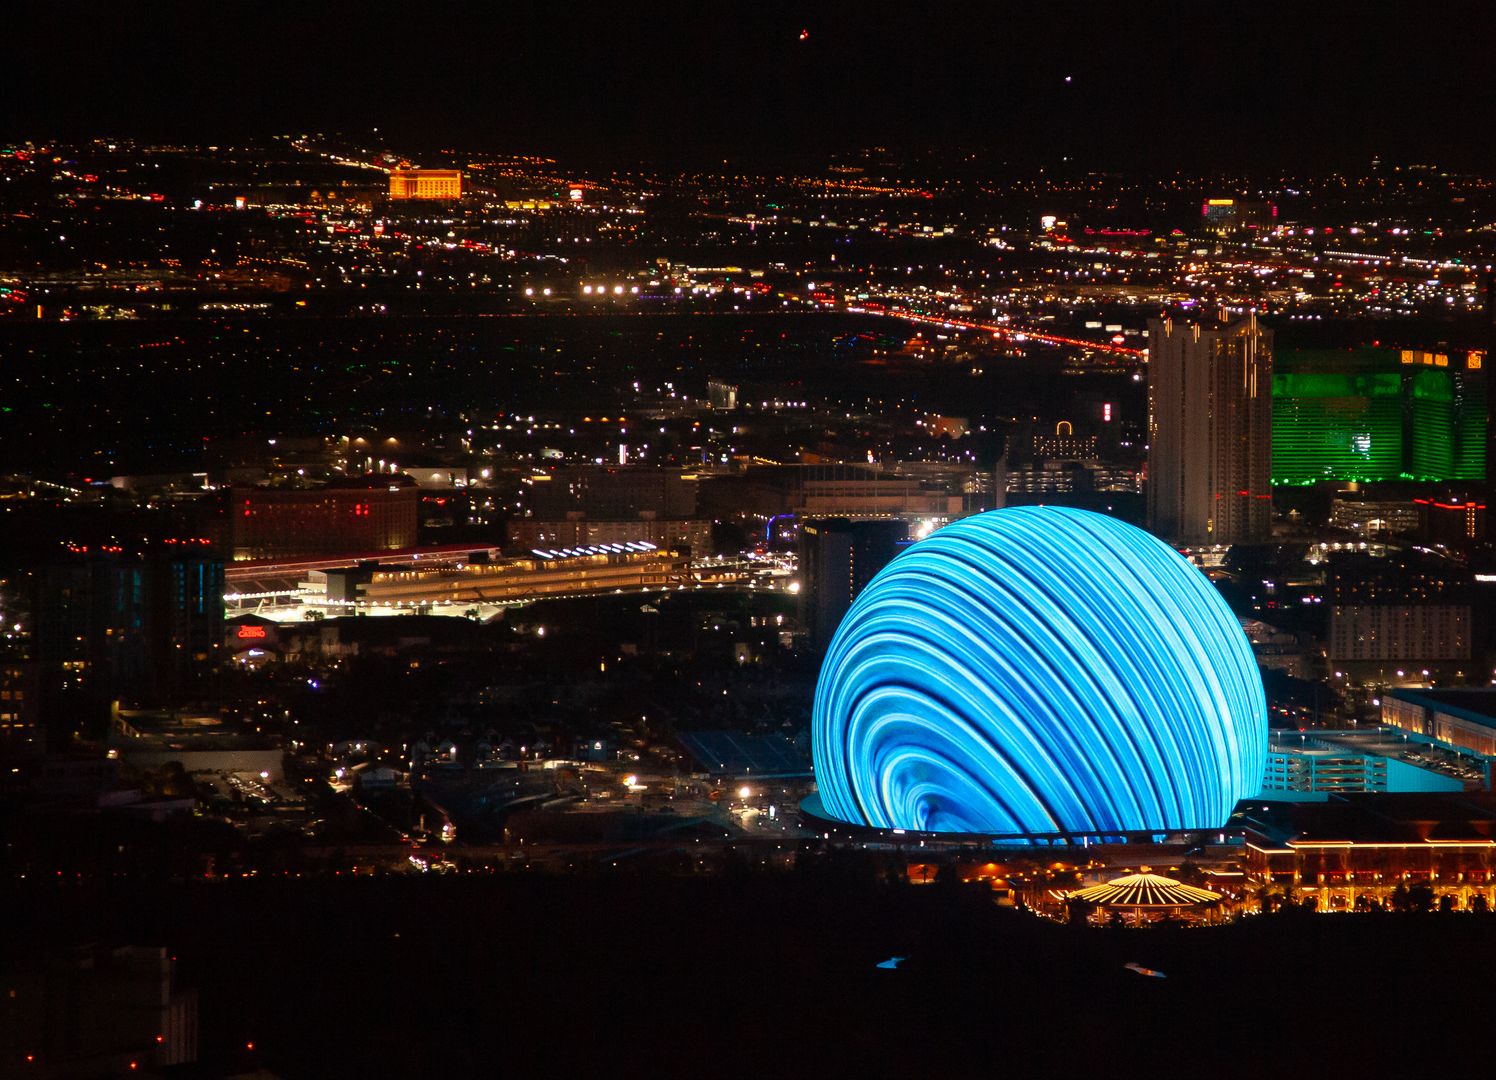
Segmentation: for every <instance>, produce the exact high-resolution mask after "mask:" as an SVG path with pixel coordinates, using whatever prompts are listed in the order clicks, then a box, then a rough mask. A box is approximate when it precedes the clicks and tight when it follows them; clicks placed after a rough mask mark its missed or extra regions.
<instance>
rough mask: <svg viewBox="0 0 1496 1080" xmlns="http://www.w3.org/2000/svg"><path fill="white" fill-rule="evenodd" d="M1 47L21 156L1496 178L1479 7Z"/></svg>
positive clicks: (159, 35) (452, 26)
mask: <svg viewBox="0 0 1496 1080" xmlns="http://www.w3.org/2000/svg"><path fill="white" fill-rule="evenodd" d="M1307 8H1312V9H1313V10H1312V12H1306V11H1305V10H1304V9H1307ZM1383 8H1387V9H1395V11H1394V13H1393V14H1388V13H1387V12H1386V11H1384V10H1382V9H1383ZM1394 14H1395V16H1396V17H1393V16H1394ZM5 20H6V25H5V26H4V27H3V29H0V54H3V60H4V62H3V65H0V90H3V93H4V100H5V101H6V103H7V107H6V108H5V109H4V110H3V112H0V131H3V133H4V135H5V136H6V137H8V138H12V139H14V138H23V139H24V138H42V139H45V138H55V137H64V138H66V137H78V136H94V135H98V134H102V133H108V134H112V135H117V136H118V135H139V136H146V137H164V138H181V139H187V140H201V141H223V140H226V139H229V138H237V137H244V136H255V135H264V134H272V133H277V132H285V131H304V130H348V131H353V130H358V129H368V128H371V127H374V126H376V125H377V126H379V127H380V128H381V133H382V134H383V135H384V136H385V139H384V141H386V142H387V143H389V144H390V145H399V146H401V147H411V148H419V147H421V146H437V147H439V146H442V145H450V144H459V143H460V144H462V145H463V146H465V147H481V148H484V149H491V150H494V151H499V152H549V153H560V154H567V155H574V156H594V157H597V158H599V159H603V158H606V159H611V160H616V161H624V160H631V159H642V158H656V159H661V160H668V159H676V160H680V161H682V162H692V161H700V162H709V161H712V160H714V159H718V158H723V157H726V158H730V159H733V160H734V161H735V162H746V161H757V162H759V163H763V162H766V161H772V160H775V159H777V158H780V157H782V158H783V159H785V160H792V159H794V158H795V157H796V156H798V155H819V154H824V152H826V151H833V150H840V149H846V148H851V147H856V146H858V145H866V144H871V143H882V144H886V145H890V146H893V147H896V148H899V149H904V150H914V149H923V148H927V147H942V148H955V149H961V150H973V151H978V152H981V153H982V154H984V155H987V156H988V157H991V158H994V159H997V160H1009V161H1014V162H1019V163H1024V162H1027V163H1052V162H1056V161H1058V160H1059V159H1061V158H1062V157H1064V156H1066V155H1070V156H1072V158H1073V159H1075V160H1078V161H1080V162H1081V163H1082V164H1083V165H1084V166H1085V167H1091V168H1111V167H1124V168H1142V169H1147V170H1149V171H1156V172H1169V171H1172V170H1173V169H1175V168H1184V169H1189V168H1196V167H1199V168H1209V167H1216V166H1221V167H1230V168H1240V167H1247V168H1257V167H1263V168H1276V167H1285V168H1320V167H1324V166H1327V165H1328V166H1339V165H1343V166H1346V167H1350V168H1356V167H1361V166H1364V165H1365V164H1366V163H1367V162H1368V161H1369V160H1370V158H1371V157H1372V156H1373V155H1377V154H1380V155H1381V156H1383V157H1384V158H1387V159H1389V160H1392V161H1399V162H1415V161H1417V162H1423V161H1437V162H1439V163H1442V164H1446V165H1450V166H1455V167H1477V168H1479V167H1483V166H1487V165H1490V164H1492V163H1493V162H1496V139H1492V138H1491V132H1492V130H1493V128H1496V92H1493V90H1492V82H1493V80H1492V71H1491V53H1492V48H1493V45H1496V5H1491V4H1489V3H1480V2H1473V3H1439V2H1434V3H1428V4H1423V5H1418V6H1417V7H1416V8H1413V7H1404V6H1403V5H1371V4H1364V3H1359V4H1351V3H1313V4H1310V3H1257V4H1250V5H1229V4H1210V3H1200V2H1196V3H1170V4H1164V3H1107V4H1103V3H1023V4H1018V3H1009V2H1007V0H987V2H985V3H970V4H967V3H961V4H956V3H950V4H940V3H904V4H897V5H895V4H891V3H887V4H885V3H874V2H863V3H799V4H774V3H753V4H708V3H700V2H697V3H655V2H649V3H645V2H638V0H634V2H618V3H606V4H596V3H565V2H555V3H547V4H525V3H509V2H502V3H500V2H492V3H491V2H480V0H470V2H468V3H444V2H437V0H432V2H422V3H408V2H407V3H399V4H380V3H377V2H367V3H295V4H291V3H275V2H267V3H255V4H213V5H209V4H201V5H199V4H191V5H189V4H136V3H124V2H115V3H112V4H100V3H87V2H85V3H67V4H63V3H57V2H55V0H20V2H12V3H11V4H9V5H7V8H6V16H5ZM805 32H808V34H806V33H805ZM802 34H804V35H805V36H803V37H802ZM1067 79H1068V80H1069V81H1067Z"/></svg>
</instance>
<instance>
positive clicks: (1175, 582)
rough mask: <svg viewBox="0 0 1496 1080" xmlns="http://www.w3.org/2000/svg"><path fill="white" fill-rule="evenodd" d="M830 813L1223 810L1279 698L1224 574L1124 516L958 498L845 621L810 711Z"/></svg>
mask: <svg viewBox="0 0 1496 1080" xmlns="http://www.w3.org/2000/svg"><path fill="white" fill-rule="evenodd" d="M812 735H813V746H812V752H813V756H814V760H815V770H816V779H817V783H818V786H819V790H820V797H821V802H822V804H823V806H824V807H825V809H826V810H827V812H828V813H830V814H831V815H832V816H833V817H836V818H838V819H840V820H843V821H848V822H852V823H855V824H865V825H875V826H879V827H883V828H904V829H920V830H927V831H936V832H942V831H955V832H990V833H1020V832H1033V833H1048V832H1076V833H1106V832H1145V831H1167V830H1177V829H1212V828H1217V827H1219V826H1221V825H1223V824H1224V823H1225V822H1226V819H1227V818H1228V817H1229V816H1230V814H1231V810H1232V808H1233V807H1234V806H1235V805H1236V803H1237V801H1238V800H1240V799H1242V798H1245V797H1248V796H1251V795H1254V794H1256V792H1257V790H1258V787H1259V786H1260V781H1261V779H1262V773H1263V769H1264V766H1265V764H1266V759H1267V702H1266V700H1265V698H1264V695H1263V690H1262V679H1261V676H1260V675H1259V674H1258V670H1257V664H1256V661H1255V660H1254V658H1253V656H1252V649H1251V646H1250V645H1249V644H1248V642H1247V639H1246V636H1245V635H1244V634H1243V633H1242V631H1241V627H1240V625H1239V624H1238V623H1237V621H1236V618H1235V616H1233V615H1232V614H1231V611H1230V609H1229V608H1228V607H1227V606H1226V603H1225V601H1224V600H1222V599H1221V597H1220V595H1219V594H1218V593H1217V592H1216V590H1215V587H1214V586H1213V585H1211V583H1210V582H1209V581H1208V580H1207V579H1206V578H1205V576H1204V575H1203V574H1201V573H1200V572H1199V571H1198V570H1197V569H1195V567H1193V566H1191V565H1190V563H1189V562H1188V560H1186V559H1184V558H1183V557H1181V556H1180V555H1179V553H1178V552H1176V551H1174V550H1173V549H1172V548H1170V547H1169V546H1168V545H1167V544H1165V543H1163V542H1162V541H1160V540H1158V539H1157V538H1155V537H1153V536H1151V535H1149V534H1148V533H1146V532H1143V531H1142V530H1141V529H1137V528H1134V527H1133V526H1131V525H1127V524H1125V523H1123V522H1121V521H1118V520H1116V519H1115V518H1110V517H1106V516H1104V515H1101V514H1093V513H1089V512H1087V511H1083V510H1072V509H1067V508H1062V507H1015V508H1012V509H1008V510H995V511H991V512H989V513H985V514H979V515H977V516H976V517H971V518H965V519H963V520H961V521H958V522H956V523H954V524H952V525H948V526H946V527H945V528H943V529H941V530H939V531H938V532H936V533H933V534H932V535H930V536H929V537H927V538H926V539H924V540H921V541H920V542H919V543H917V544H914V545H913V546H911V547H910V548H909V549H908V550H906V551H905V552H904V553H903V554H901V555H900V556H899V557H898V558H896V559H895V560H894V561H893V562H891V563H890V564H889V565H888V566H887V567H886V568H885V569H884V570H883V572H882V573H880V574H879V575H878V576H877V577H876V578H875V579H874V580H873V581H872V582H871V583H870V584H869V585H868V587H867V588H866V589H865V590H864V591H863V593H862V595H861V596H859V597H858V598H857V601H856V602H855V603H854V604H853V605H852V608H851V610H850V611H849V612H848V613H847V616H846V618H845V619H844V620H843V621H842V624H841V626H840V627H838V629H837V632H836V636H835V637H834V639H833V640H832V642H831V647H830V649H829V650H828V651H827V654H826V659H825V662H824V664H823V665H822V667H821V676H820V681H819V683H818V684H817V686H816V699H815V713H814V719H813V723H812Z"/></svg>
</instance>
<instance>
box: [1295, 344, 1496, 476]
mask: <svg viewBox="0 0 1496 1080" xmlns="http://www.w3.org/2000/svg"><path fill="white" fill-rule="evenodd" d="M1481 366H1482V365H1481V358H1479V356H1478V354H1475V355H1472V356H1468V357H1466V356H1459V355H1458V354H1456V355H1455V357H1454V358H1451V357H1450V356H1448V355H1446V354H1444V353H1424V352H1415V351H1410V350H1405V351H1398V350H1394V349H1356V350H1348V351H1339V350H1313V351H1309V350H1305V351H1299V352H1287V353H1280V354H1279V357H1278V358H1277V360H1276V362H1275V365H1274V374H1273V474H1272V475H1273V483H1274V484H1313V483H1317V482H1320V481H1326V480H1333V481H1359V482H1365V483H1372V482H1378V481H1388V480H1420V481H1434V482H1444V481H1451V480H1477V481H1478V480H1484V479H1485V475H1486V469H1485V442H1486V407H1485V388H1484V385H1483V383H1482V378H1483V374H1484V373H1483V371H1482V370H1481Z"/></svg>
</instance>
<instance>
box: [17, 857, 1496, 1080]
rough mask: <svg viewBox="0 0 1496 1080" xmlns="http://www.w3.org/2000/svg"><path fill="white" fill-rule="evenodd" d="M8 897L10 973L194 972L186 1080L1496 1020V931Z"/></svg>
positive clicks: (762, 894)
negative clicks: (98, 969)
mask: <svg viewBox="0 0 1496 1080" xmlns="http://www.w3.org/2000/svg"><path fill="white" fill-rule="evenodd" d="M19 885H20V887H19V888H16V887H14V886H11V887H8V888H7V890H6V891H7V892H8V893H9V895H8V897H6V898H5V899H7V901H8V903H7V909H8V910H9V911H10V912H11V915H10V917H9V919H8V920H7V922H8V927H7V940H6V943H5V950H6V955H5V964H6V966H7V967H13V966H15V965H25V964H26V963H28V961H29V960H32V959H34V957H35V955H36V954H38V953H39V952H41V951H45V950H55V949H57V948H61V947H65V946H67V945H70V944H74V943H80V942H90V941H92V942H103V943H164V944H167V945H169V946H170V947H171V948H172V949H173V950H174V951H175V952H176V953H177V955H178V956H179V957H180V962H181V976H182V978H183V980H184V981H185V982H187V983H188V984H190V985H195V986H196V987H198V989H199V993H200V1002H201V1004H200V1008H201V1036H202V1056H203V1063H202V1064H201V1065H200V1066H199V1067H198V1068H197V1069H196V1070H194V1071H193V1075H215V1076H216V1075H225V1074H229V1073H233V1072H237V1071H241V1070H249V1069H253V1068H257V1067H258V1068H266V1069H269V1070H271V1071H273V1072H274V1073H276V1074H279V1075H283V1076H286V1077H335V1076H336V1077H341V1076H348V1077H353V1076H358V1077H380V1076H516V1077H521V1076H525V1077H527V1076H552V1075H566V1076H603V1075H612V1076H648V1075H655V1076H676V1075H684V1076H714V1075H716V1076H745V1075H750V1076H811V1075H820V1076H894V1075H901V1076H920V1075H962V1076H965V1075H977V1076H993V1075H1013V1074H1014V1073H1015V1072H1021V1073H1022V1074H1024V1075H1031V1076H1075V1075H1081V1074H1083V1073H1085V1072H1091V1071H1095V1070H1103V1069H1104V1070H1107V1072H1108V1073H1109V1074H1111V1075H1117V1076H1135V1075H1144V1074H1148V1073H1153V1072H1156V1071H1159V1070H1167V1071H1175V1072H1183V1073H1185V1074H1189V1075H1201V1076H1216V1077H1219V1076H1264V1075H1276V1076H1306V1075H1342V1076H1351V1075H1363V1076H1364V1075H1386V1074H1392V1073H1396V1072H1398V1071H1400V1070H1402V1069H1403V1067H1404V1065H1403V1063H1404V1062H1406V1061H1407V1060H1408V1059H1409V1055H1410V1054H1414V1055H1415V1056H1416V1057H1417V1059H1418V1060H1419V1061H1420V1062H1421V1065H1420V1067H1419V1069H1418V1074H1419V1075H1428V1072H1427V1070H1428V1069H1429V1068H1430V1067H1431V1066H1432V1065H1433V1064H1434V1063H1436V1062H1442V1063H1447V1064H1448V1065H1450V1066H1453V1067H1455V1068H1463V1069H1467V1070H1468V1069H1473V1068H1475V1067H1476V1065H1477V1062H1480V1061H1481V1060H1483V1058H1484V1057H1485V1054H1484V1052H1483V1051H1481V1050H1480V1046H1481V1045H1482V1043H1483V1042H1484V1037H1485V1031H1486V1026H1487V1020H1486V1017H1488V1016H1489V1015H1490V1010H1491V1007H1492V1005H1493V1003H1496V993H1493V991H1492V985H1491V971H1492V961H1493V959H1496V916H1493V917H1484V916H1478V915H1468V914H1466V915H1461V914H1444V915H1439V914H1430V915H1392V914H1386V915H1365V916H1318V917H1317V916H1310V915H1301V914H1298V913H1290V914H1288V915H1276V916H1272V917H1265V918H1255V919H1250V920H1247V921H1246V922H1243V923H1240V924H1237V925H1234V926H1229V927H1224V928H1218V929H1184V928H1179V929H1156V930H1144V931H1124V930H1101V929H1086V930H1079V929H1072V928H1069V927H1065V926H1060V925H1055V924H1052V923H1048V922H1044V921H1041V920H1038V919H1035V918H1032V917H1029V916H1026V915H1022V914H1019V913H1015V912H1012V911H1004V910H998V909H996V908H994V907H992V906H991V905H990V903H989V902H988V901H987V898H986V896H985V894H984V893H982V892H972V891H968V890H967V889H965V888H963V887H959V886H944V885H938V886H924V887H908V886H899V887H894V886H885V885H875V884H872V883H869V882H865V881H860V880H856V879H855V878H849V877H845V876H841V875H837V876H828V875H795V876H789V877H780V878H773V877H769V878H765V877H746V876H745V877H743V878H740V879H739V878H733V877H722V878H710V879H679V878H666V877H660V878H611V879H610V878H534V879H528V878H514V877H484V878H477V877H459V878H435V877H424V878H412V879H394V878H383V879H373V880H356V879H355V880H350V879H346V878H345V879H340V880H335V881H330V882H329V881H296V880H291V881H282V880H275V881H265V880H261V881H244V882H234V883H219V884H199V885H190V886H172V887H155V886H153V887H142V886H138V885H111V886H107V887H97V886H74V885H68V886H59V885H56V884H51V883H48V884H43V885H34V884H32V883H30V882H21V883H19ZM894 956H903V957H907V959H906V960H904V961H903V962H902V964H901V965H900V966H899V967H898V968H897V969H894V970H887V969H880V968H878V967H877V966H876V965H877V964H878V963H879V962H880V961H884V960H887V959H888V958H890V957H894ZM1129 962H1136V963H1138V964H1141V965H1144V966H1146V967H1149V968H1155V969H1157V970H1159V971H1162V972H1164V973H1165V975H1166V976H1167V977H1166V978H1162V979H1158V978H1148V977H1144V976H1141V975H1138V974H1136V973H1134V972H1132V971H1130V970H1128V969H1126V968H1125V967H1124V965H1125V964H1127V963H1129ZM249 1043H253V1044H254V1050H253V1051H252V1052H251V1051H249V1050H247V1049H246V1046H247V1045H248V1044H249Z"/></svg>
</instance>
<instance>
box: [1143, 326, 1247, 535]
mask: <svg viewBox="0 0 1496 1080" xmlns="http://www.w3.org/2000/svg"><path fill="white" fill-rule="evenodd" d="M1272 374H1273V333H1272V331H1271V330H1265V329H1263V328H1262V327H1261V326H1259V325H1258V323H1257V317H1256V316H1255V315H1248V316H1246V317H1245V318H1242V319H1238V320H1237V321H1235V322H1229V323H1228V322H1226V321H1224V320H1222V321H1220V322H1213V323H1199V322H1190V323H1185V322H1176V321H1175V320H1173V319H1154V320H1152V321H1150V322H1149V324H1148V528H1149V529H1150V530H1151V531H1153V532H1154V533H1156V534H1157V535H1159V536H1162V537H1164V538H1165V539H1168V540H1171V541H1173V542H1175V543H1181V544H1237V543H1252V542H1256V541H1265V540H1268V539H1270V538H1271V535H1272V485H1271V478H1272V406H1273V402H1272Z"/></svg>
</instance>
